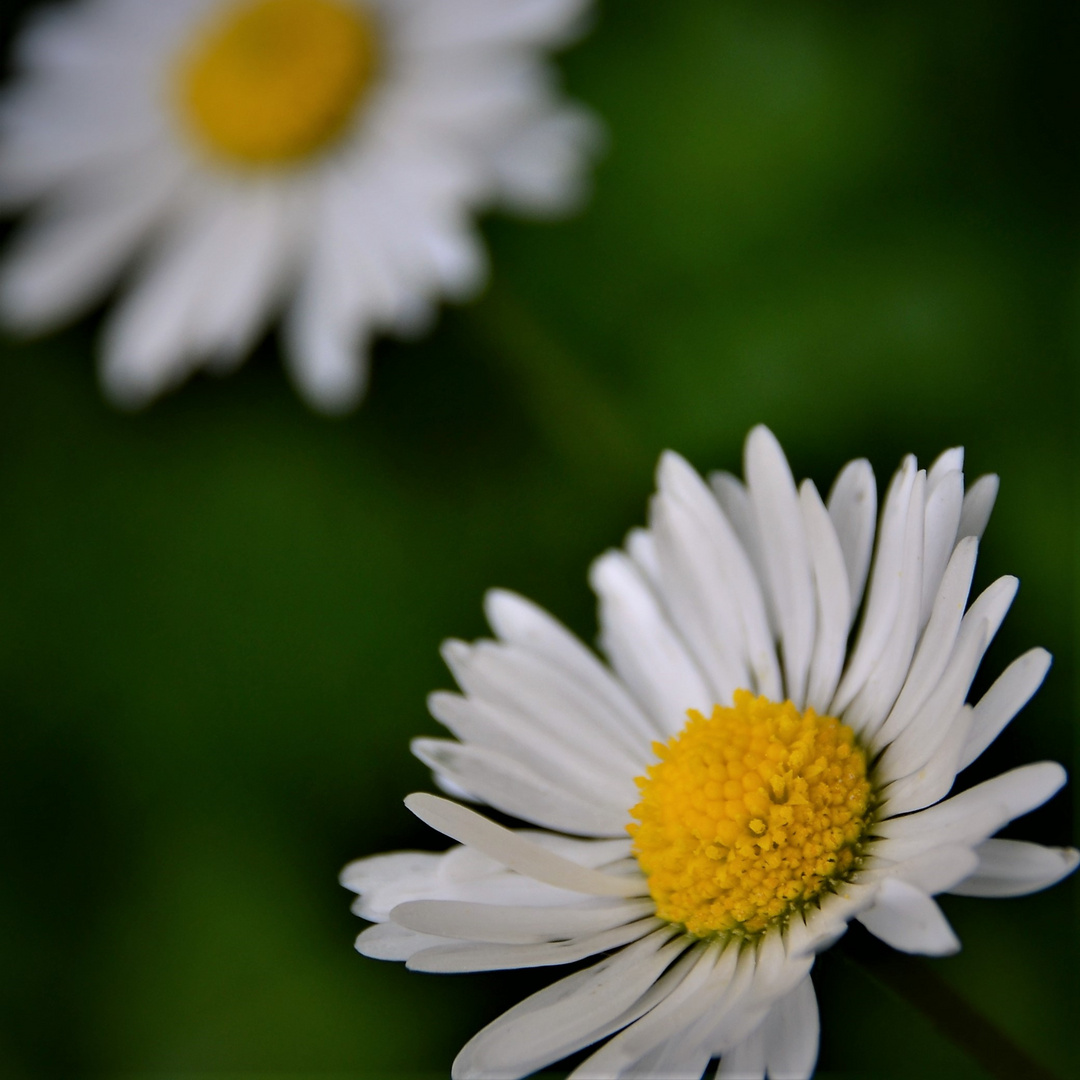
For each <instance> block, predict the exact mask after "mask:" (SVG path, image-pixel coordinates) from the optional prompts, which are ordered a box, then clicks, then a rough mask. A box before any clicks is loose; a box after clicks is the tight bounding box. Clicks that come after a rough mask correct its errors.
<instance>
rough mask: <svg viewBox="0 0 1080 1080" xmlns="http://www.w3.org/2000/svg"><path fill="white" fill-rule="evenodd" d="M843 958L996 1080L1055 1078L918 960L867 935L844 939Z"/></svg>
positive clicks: (925, 964) (1046, 1079) (1051, 1079)
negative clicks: (920, 1017)
mask: <svg viewBox="0 0 1080 1080" xmlns="http://www.w3.org/2000/svg"><path fill="white" fill-rule="evenodd" d="M843 955H844V957H845V958H846V959H847V960H849V961H854V962H855V963H857V964H858V965H859V966H860V967H861V968H862V969H863V970H864V971H865V972H866V973H867V974H868V975H869V976H870V978H871V979H873V980H874V981H875V982H877V983H878V984H880V985H881V986H883V987H885V988H886V989H887V990H890V991H891V992H892V993H893V994H895V995H896V996H897V997H899V998H901V999H903V1000H904V1001H906V1002H907V1003H908V1004H909V1005H911V1006H913V1007H914V1008H916V1009H917V1010H918V1011H919V1012H920V1013H922V1014H923V1016H925V1017H926V1019H927V1020H928V1021H929V1022H930V1024H931V1025H932V1026H933V1027H934V1028H935V1029H936V1030H937V1031H938V1032H940V1033H941V1034H942V1035H943V1036H944V1037H945V1038H947V1039H948V1040H949V1041H950V1042H952V1043H953V1044H955V1045H956V1046H957V1047H959V1048H960V1049H961V1050H963V1051H964V1052H965V1053H966V1054H967V1055H968V1056H969V1057H971V1058H973V1059H974V1060H975V1061H977V1062H978V1063H979V1065H981V1066H982V1068H983V1069H985V1070H986V1072H987V1073H988V1074H989V1075H990V1076H992V1077H996V1078H999V1080H1020V1078H1021V1077H1022V1078H1023V1080H1055V1077H1054V1074H1053V1073H1052V1072H1050V1070H1049V1069H1047V1068H1046V1067H1045V1066H1044V1065H1040V1064H1039V1062H1037V1061H1035V1060H1034V1059H1033V1058H1032V1057H1030V1056H1029V1055H1028V1054H1027V1053H1026V1052H1025V1051H1024V1050H1022V1049H1021V1048H1020V1047H1019V1046H1017V1045H1016V1043H1014V1042H1013V1041H1012V1039H1010V1038H1009V1037H1008V1035H1006V1034H1005V1033H1004V1032H1003V1031H1002V1030H1001V1029H1000V1028H999V1027H997V1025H995V1024H994V1022H993V1021H992V1020H990V1019H989V1018H988V1017H987V1016H985V1015H983V1013H981V1012H980V1011H979V1010H978V1009H976V1008H975V1007H974V1006H973V1005H972V1004H971V1003H970V1002H969V1001H968V1000H967V999H966V998H964V997H963V996H962V995H961V994H959V993H957V992H956V990H954V989H953V988H952V987H951V986H950V985H949V984H948V983H947V982H946V981H945V980H944V979H943V978H941V976H940V975H938V973H937V972H936V971H934V970H933V968H932V967H931V966H930V965H929V964H928V963H927V962H926V961H925V960H924V959H922V958H921V957H917V956H908V955H906V954H904V953H900V952H897V951H896V950H895V949H890V948H889V947H888V946H887V945H884V944H882V943H881V942H879V941H878V940H877V939H876V938H872V937H871V936H870V935H869V934H859V935H849V940H848V941H846V942H845V947H844V949H843Z"/></svg>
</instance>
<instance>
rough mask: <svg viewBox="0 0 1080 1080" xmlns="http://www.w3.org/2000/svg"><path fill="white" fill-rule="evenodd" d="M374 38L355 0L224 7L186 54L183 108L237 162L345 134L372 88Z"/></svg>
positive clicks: (317, 145) (277, 157) (272, 161)
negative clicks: (353, 0)
mask: <svg viewBox="0 0 1080 1080" xmlns="http://www.w3.org/2000/svg"><path fill="white" fill-rule="evenodd" d="M377 59H378V57H377V37H376V33H375V27H374V25H373V22H372V20H371V18H370V17H369V15H368V14H367V12H366V11H365V9H364V8H363V7H362V6H361V5H360V4H359V3H356V2H351V0H247V2H233V3H230V4H227V5H225V7H224V9H223V10H219V11H217V12H216V13H215V15H214V17H213V18H212V19H210V20H209V21H208V22H207V23H206V24H205V25H204V26H202V27H201V28H200V30H199V31H198V32H197V33H196V35H195V36H194V38H193V39H192V41H191V42H190V44H189V46H188V48H187V49H186V50H185V51H184V52H183V53H182V55H181V57H180V64H179V68H178V72H177V74H178V85H177V90H178V94H179V104H180V109H181V113H182V114H183V117H184V119H185V121H186V123H187V126H188V128H189V129H190V130H191V132H192V134H193V135H194V136H195V138H196V139H197V140H198V141H199V142H200V143H202V144H203V146H204V147H206V148H207V149H208V150H210V151H211V152H212V153H213V154H215V155H216V156H217V157H220V158H224V159H226V160H228V161H230V162H231V163H233V164H240V165H247V166H252V165H255V166H258V165H264V166H265V165H280V164H286V163H289V162H294V161H297V160H299V159H302V158H305V157H309V156H311V155H312V154H314V153H315V152H316V151H318V150H321V149H322V148H323V147H325V146H326V145H327V144H329V143H331V142H333V140H334V139H335V138H336V137H337V136H339V135H340V134H341V133H342V131H343V130H344V128H345V127H346V126H347V125H348V123H349V120H350V119H351V118H352V116H353V114H354V113H355V111H356V109H357V107H358V105H359V104H360V102H361V99H362V98H363V97H364V96H365V94H366V93H367V92H368V91H369V90H370V88H371V85H372V81H373V77H374V75H375V70H376V66H377Z"/></svg>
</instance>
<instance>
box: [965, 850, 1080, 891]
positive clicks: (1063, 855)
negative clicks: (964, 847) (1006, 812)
mask: <svg viewBox="0 0 1080 1080" xmlns="http://www.w3.org/2000/svg"><path fill="white" fill-rule="evenodd" d="M975 853H976V854H977V855H978V857H979V865H978V869H976V870H975V872H974V873H973V874H972V875H971V876H970V877H968V878H966V879H965V880H964V881H962V882H961V883H960V884H959V885H954V886H953V887H952V888H951V889H950V890H949V891H950V892H952V893H955V894H956V895H958V896H1027V894H1028V893H1033V892H1038V891H1039V890H1040V889H1046V888H1048V887H1049V886H1051V885H1054V884H1056V883H1057V882H1059V881H1061V879H1062V878H1064V877H1067V876H1068V875H1069V874H1071V873H1072V872H1073V871H1074V870H1075V869H1076V866H1077V863H1078V862H1080V852H1078V851H1077V850H1076V849H1075V848H1051V847H1043V846H1042V845H1041V844H1029V843H1026V842H1025V841H1023V840H984V841H983V842H982V843H981V844H980V845H979V846H978V847H977V848H976V849H975Z"/></svg>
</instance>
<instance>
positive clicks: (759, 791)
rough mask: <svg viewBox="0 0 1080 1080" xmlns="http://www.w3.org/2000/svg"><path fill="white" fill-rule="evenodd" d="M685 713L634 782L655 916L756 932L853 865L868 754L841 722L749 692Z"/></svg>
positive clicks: (636, 830)
mask: <svg viewBox="0 0 1080 1080" xmlns="http://www.w3.org/2000/svg"><path fill="white" fill-rule="evenodd" d="M688 715H689V717H690V719H689V722H688V723H687V725H686V726H685V727H684V728H683V730H682V731H681V732H680V733H679V734H678V735H676V736H674V737H673V738H672V739H671V740H670V741H669V742H668V743H667V745H664V744H662V743H654V744H653V749H654V750H655V751H656V754H657V756H658V757H659V758H660V761H659V763H658V764H656V765H651V766H649V768H648V775H647V776H643V777H639V778H638V780H637V785H638V787H639V788H640V789H641V802H639V803H638V805H637V806H635V807H634V808H633V810H631V812H630V813H631V816H632V817H634V818H636V819H637V823H636V824H630V825H628V826H627V829H628V831H629V833H630V835H631V836H632V837H633V838H634V854H635V856H636V857H637V860H638V863H639V864H640V865H641V869H642V870H643V871H644V873H645V874H646V876H647V877H648V879H649V892H650V893H651V894H652V897H653V899H654V900H655V901H656V913H657V915H659V916H660V918H662V919H667V920H668V921H669V922H672V923H676V924H678V925H681V926H683V927H685V928H686V930H687V931H688V932H689V933H691V934H694V935H696V936H697V937H713V936H725V935H732V934H736V935H740V934H741V935H757V934H760V933H762V932H763V931H765V930H767V929H768V928H769V927H770V926H773V925H776V924H779V923H782V922H783V921H784V920H785V919H786V918H787V917H788V916H789V915H790V914H791V913H792V912H793V911H795V910H797V909H798V908H800V907H802V906H804V905H806V904H808V903H810V902H812V901H813V900H814V899H815V898H816V897H818V896H820V895H821V893H822V892H823V891H825V890H827V889H828V888H829V887H830V885H831V884H832V883H834V882H836V881H838V880H840V879H843V878H844V877H846V876H848V875H849V874H850V873H851V871H852V870H853V869H854V867H855V864H856V860H857V859H858V857H859V852H860V843H861V841H862V839H863V836H864V835H865V832H866V827H867V823H868V818H869V805H870V783H869V781H868V780H867V778H866V756H865V755H864V753H863V751H862V750H861V749H860V748H859V747H858V745H857V744H856V743H855V733H854V732H853V731H852V730H851V728H849V727H847V726H846V725H845V724H842V723H840V721H839V720H836V719H835V718H833V717H831V716H818V714H817V713H816V712H814V710H813V709H807V710H806V711H805V712H802V713H801V712H799V710H798V709H796V708H795V706H794V705H793V704H792V703H791V702H790V701H788V702H785V703H784V704H782V705H777V704H774V703H773V702H771V701H769V700H767V699H766V698H762V697H759V698H755V697H754V696H753V695H752V694H751V693H749V692H748V691H746V690H740V691H738V692H737V693H736V694H735V704H734V706H733V707H732V708H730V709H729V708H724V707H723V706H720V705H717V706H716V708H715V709H713V714H712V716H710V717H705V716H703V715H702V714H701V713H699V712H696V711H694V710H690V712H689V713H688Z"/></svg>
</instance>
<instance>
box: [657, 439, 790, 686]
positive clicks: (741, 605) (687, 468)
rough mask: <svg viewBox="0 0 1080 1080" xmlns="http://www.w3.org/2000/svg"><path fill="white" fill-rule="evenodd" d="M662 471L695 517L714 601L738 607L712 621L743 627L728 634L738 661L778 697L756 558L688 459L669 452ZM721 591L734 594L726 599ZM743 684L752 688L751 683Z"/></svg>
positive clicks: (663, 481) (672, 493)
mask: <svg viewBox="0 0 1080 1080" xmlns="http://www.w3.org/2000/svg"><path fill="white" fill-rule="evenodd" d="M658 474H659V481H660V485H661V488H662V491H663V493H664V496H665V497H666V498H668V499H670V500H671V501H673V502H674V503H676V504H677V505H678V506H679V507H681V508H682V509H683V510H685V511H686V513H687V514H689V515H690V517H691V518H692V520H693V525H690V524H689V523H688V524H687V528H688V530H691V531H692V532H693V534H694V536H695V537H696V542H697V544H698V545H699V546H700V548H701V550H702V557H703V560H704V561H705V562H706V563H707V566H706V567H705V568H703V569H702V570H700V571H699V573H704V574H705V575H706V577H707V578H708V580H709V582H710V584H709V585H708V592H709V596H710V600H709V601H708V603H709V605H710V606H712V605H714V604H716V603H718V602H724V603H726V604H728V605H730V606H731V607H732V609H733V611H732V613H731V615H724V614H722V613H719V612H716V611H710V612H709V613H708V619H707V622H708V623H710V624H714V625H716V626H717V627H718V628H720V627H722V628H723V630H724V632H725V633H729V634H730V633H731V629H732V627H733V626H736V627H737V626H741V628H742V629H741V633H740V632H739V631H738V630H735V638H736V640H735V641H732V640H731V639H730V638H729V639H728V642H727V648H728V649H729V650H731V649H732V648H734V649H736V650H737V659H736V660H735V661H734V664H735V666H736V667H738V668H739V669H740V670H741V669H742V665H743V664H746V665H748V666H749V668H750V672H751V674H752V677H753V687H752V688H753V689H756V691H757V693H759V694H764V695H765V696H767V697H771V698H773V700H778V699H779V697H780V695H781V690H782V687H781V680H780V666H779V664H778V663H777V659H776V650H775V649H774V648H773V641H772V634H771V632H770V630H769V619H768V615H767V614H766V609H765V598H764V592H763V589H764V586H763V585H762V584H760V579H759V577H758V575H757V574H756V572H755V570H754V567H753V564H752V562H751V559H750V558H749V557H748V556H747V553H746V551H745V550H744V547H743V545H742V544H741V543H740V542H739V537H738V536H737V535H736V532H735V530H734V529H733V528H732V525H731V523H730V522H729V521H728V519H727V517H726V516H725V515H724V511H723V510H722V509H721V507H720V505H719V504H718V502H717V500H716V498H715V496H714V495H713V494H712V492H711V491H710V490H709V488H708V487H707V486H706V484H705V483H704V481H703V480H702V479H701V477H700V476H699V475H698V473H697V471H696V470H695V469H694V468H693V467H692V466H691V465H689V463H687V462H686V461H685V460H684V459H683V458H681V457H680V456H679V455H678V454H675V453H673V452H671V451H670V450H668V451H665V453H664V454H663V456H662V457H661V459H660V467H659V469H658ZM706 553H707V554H706ZM721 596H726V597H728V598H729V599H727V600H726V601H721V600H720V597H721ZM732 616H733V618H732ZM743 686H744V687H747V688H751V687H750V686H749V685H748V684H746V683H744V684H743Z"/></svg>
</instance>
